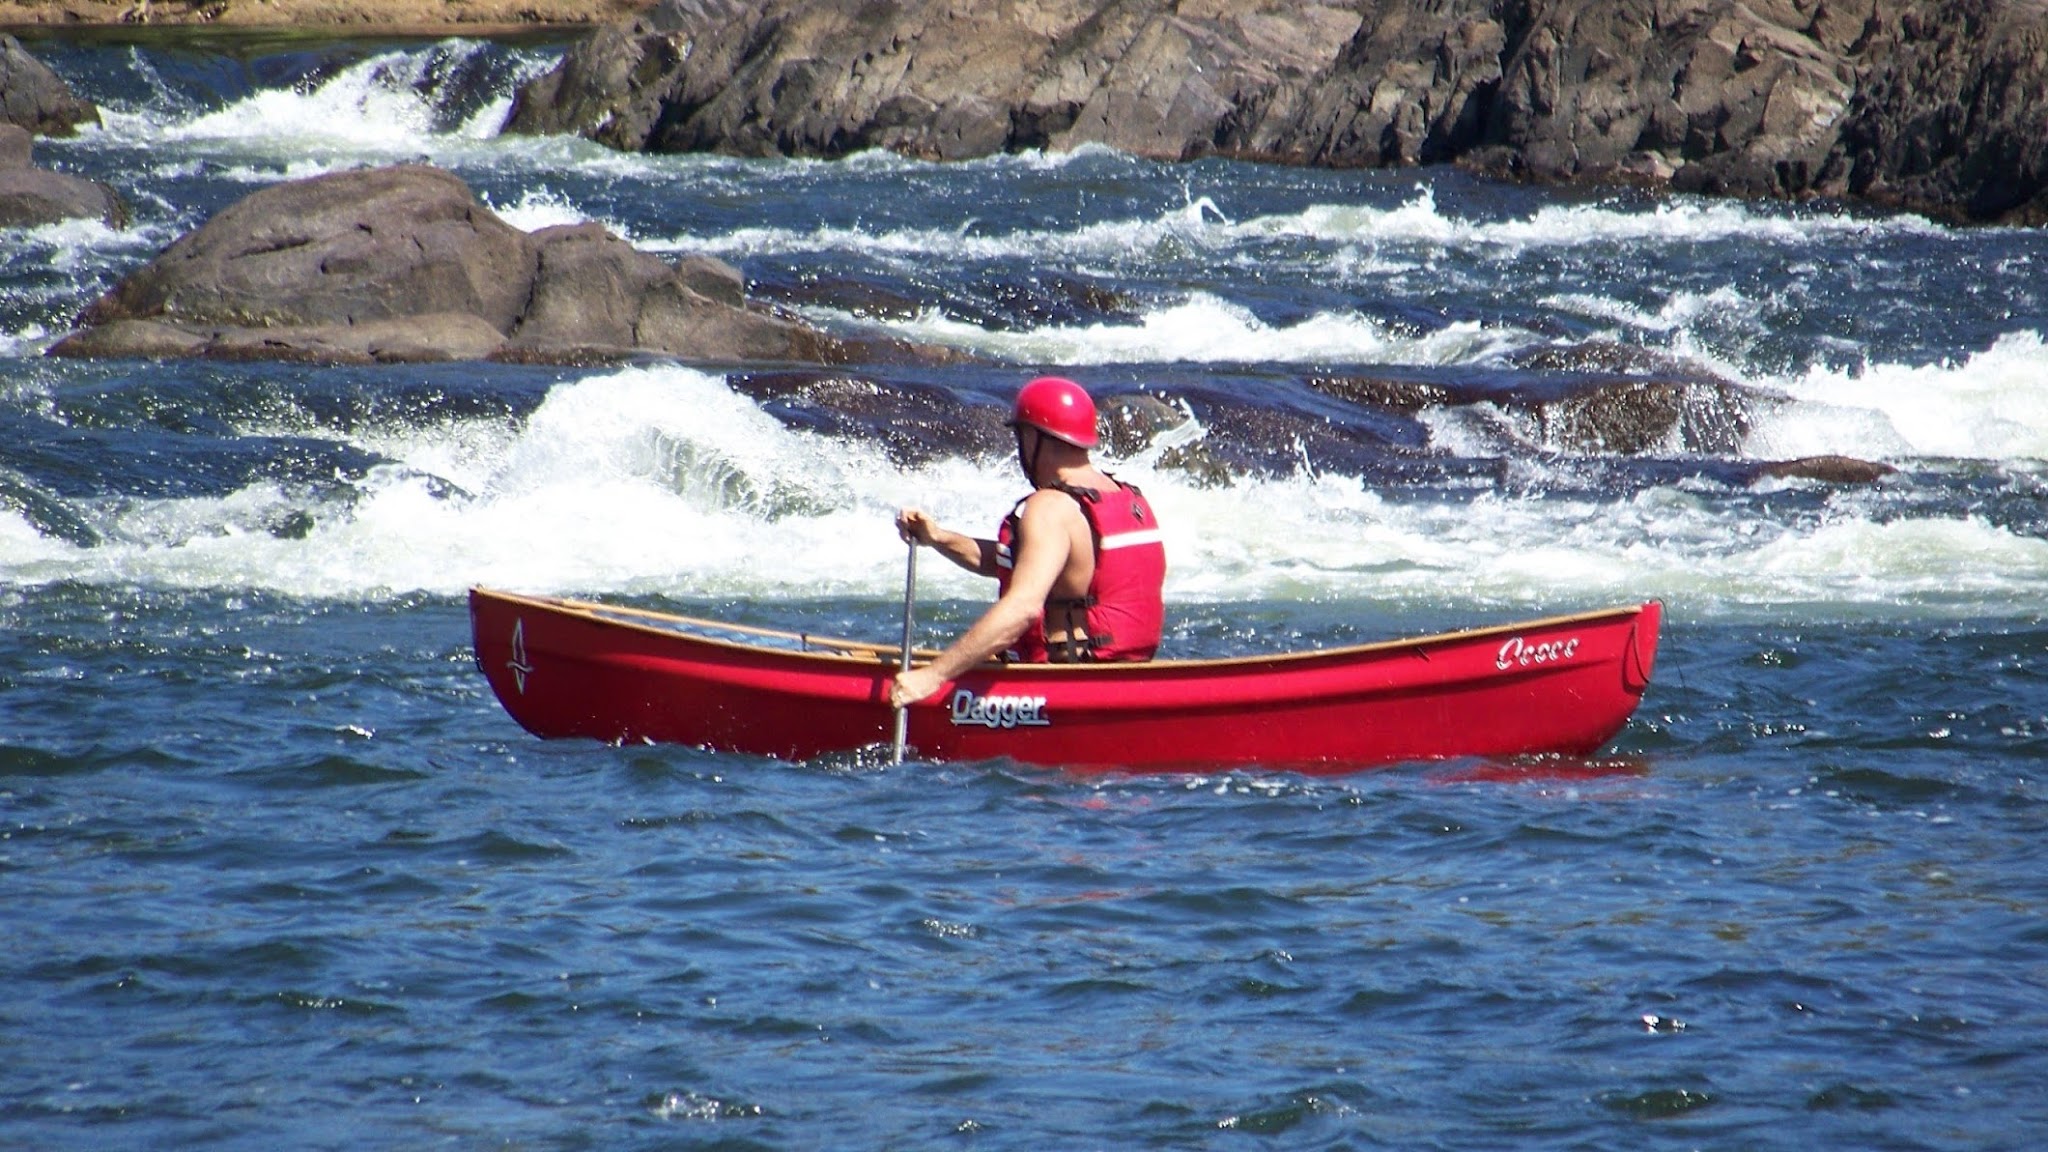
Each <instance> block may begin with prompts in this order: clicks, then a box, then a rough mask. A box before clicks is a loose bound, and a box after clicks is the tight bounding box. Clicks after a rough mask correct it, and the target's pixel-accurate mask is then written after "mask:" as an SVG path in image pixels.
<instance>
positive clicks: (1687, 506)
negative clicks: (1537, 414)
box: [0, 366, 2048, 617]
mask: <svg viewBox="0 0 2048 1152" xmlns="http://www.w3.org/2000/svg"><path fill="white" fill-rule="evenodd" d="M286 432H289V433H290V434H294V435H297V436H301V437H316V436H324V437H330V438H336V439H346V440H348V441H349V442H350V443H351V444H353V445H355V446H356V447H358V448H361V449H363V450H366V451H370V452H374V453H376V454H377V455H379V456H381V457H382V458H384V459H385V460H386V461H387V463H385V464H383V465H381V466H378V467H376V468H373V469H371V470H369V472H368V473H367V474H366V475H364V476H362V477H361V478H360V479H358V480H355V481H353V482H351V483H349V484H348V485H347V486H346V488H345V490H343V491H339V492H335V493H329V494H327V495H326V496H324V497H320V498H309V497H308V495H307V494H306V493H305V492H304V491H292V490H288V489H287V488H285V487H283V486H280V485H278V484H275V483H272V482H267V481H266V482H261V483H255V484H251V485H248V486H246V487H244V488H242V489H240V490H237V491H234V492H231V493H227V494H224V495H218V496H209V497H204V498H196V497H186V498H177V499H140V498H132V497H130V498H123V499H119V500H112V499H107V500H98V501H90V502H87V504H86V505H85V506H84V507H83V508H81V509H79V510H78V515H79V516H80V517H81V518H82V519H83V520H85V521H87V522H88V523H89V526H90V527H89V530H85V531H84V534H83V535H80V536H78V537H77V538H75V539H72V540H66V539H65V538H63V537H61V536H59V535H52V534H46V532H44V531H42V530H40V529H39V528H38V526H37V523H36V522H35V521H34V520H33V519H32V514H33V509H32V508H30V507H28V506H27V505H24V504H22V503H21V502H18V501H17V502H13V503H10V502H9V501H7V500H5V499H0V582H5V583H8V584H12V585H17V586H33V585H38V584H45V583H50V582H55V581H81V582H86V583H107V584H123V585H125V584H132V583H138V582H139V583H143V584H148V585H163V586H169V587H178V588H231V589H232V588H250V589H262V590H271V591H277V592H283V593H288V594H293V595H299V596H307V597H318V598H335V599H342V600H357V599H364V598H371V599H375V598H382V597H390V596H398V595H404V594H408V593H414V592H426V593H431V594H447V595H453V594H457V593H459V592H460V591H461V590H462V589H463V588H464V587H466V586H468V585H470V584H473V583H484V584H492V585H500V586H506V587H512V588H517V589H522V590H527V591H536V592H540V591H554V592H572V593H574V592H585V593H606V594H619V593H629V594H661V595H669V596H675V597H680V598H685V599H703V598H720V597H729V598H756V597H769V598H776V597H800V598H807V597H842V598H850V599H854V600H866V599H875V600H886V599H887V598H888V597H889V596H890V595H891V589H893V588H897V587H900V582H901V568H902V563H903V552H902V544H901V542H900V541H899V540H898V539H897V538H896V536H895V533H894V531H893V529H892V527H891V519H892V516H893V513H894V511H895V509H897V508H898V507H901V506H904V505H917V506H922V507H926V508H929V509H931V510H932V511H933V512H934V513H935V514H937V515H938V516H939V517H940V518H941V519H942V520H943V521H944V522H946V523H948V524H950V525H954V526H957V527H960V528H962V529H964V530H969V531H974V532H977V533H981V532H992V531H993V528H994V522H995V520H996V519H997V518H999V517H1000V515H1001V514H1002V513H1003V512H1004V511H1005V510H1006V509H1007V508H1008V507H1009V505H1010V503H1011V501H1013V500H1014V499H1015V497H1016V496H1017V494H1018V491H1019V489H1020V486H1021V485H1020V483H1019V482H1018V481H1017V480H1016V479H1015V478H1014V477H1013V476H1012V475H1011V474H1010V470H1009V469H1007V468H1004V467H989V466H988V465H987V464H986V462H982V461H975V460H966V459H961V458H957V457H955V458H948V459H943V460H938V461H935V462H932V463H929V464H924V465H919V466H913V467H902V466H898V465H896V464H894V463H892V462H891V461H889V460H888V459H887V458H886V457H885V456H884V455H883V454H882V453H881V451H880V450H879V449H876V448H872V447H870V446H868V445H865V444H861V443H848V442H845V441H841V440H837V439H828V438H824V437H821V436H818V435H815V434H813V433H809V432H806V431H801V430H792V429H790V428H787V427H785V426H783V425H782V424H781V423H779V422H778V421H776V420H775V419H774V418H773V417H771V416H770V415H768V414H767V413H766V412H764V411H762V410H761V409H760V408H759V407H758V406H757V405H755V404H754V403H753V402H752V401H750V400H748V399H746V398H745V397H743V396H741V395H739V394H738V393H736V392H734V391H733V390H732V389H731V388H729V387H728V386H727V385H726V383H725V381H724V380H723V379H722V378H721V377H718V376H715V375H710V374H706V373H702V372H697V371H693V370H690V369H686V368H681V367H673V366H651V367H644V368H632V369H625V370H620V371H615V372H610V373H605V374H599V375H594V376H591V377H588V378H584V379H580V380H576V381H573V382H568V383H562V384H558V385H555V386H554V387H553V388H552V389H550V390H549V392H548V393H547V395H546V397H545V399H544V400H543V401H542V402H541V404H540V405H539V407H538V408H536V409H535V410H534V411H533V412H531V413H530V414H529V415H528V416H527V417H526V418H524V419H523V420H515V419H509V418H488V417H469V418H459V419H458V418H451V419H444V420H438V421H430V422H427V423H423V424H422V423H405V422H400V421H393V422H389V423H385V424H382V425H372V426H367V427H362V428H351V429H350V430H349V431H347V432H346V433H342V432H337V431H334V430H332V429H329V428H326V427H323V426H322V425H321V424H320V423H319V422H317V421H312V420H310V419H307V420H303V421H302V420H299V419H297V418H293V420H292V421H291V422H290V426H289V427H286V426H280V425H273V426H269V427H266V428H255V427H251V428H249V429H247V434H249V435H252V436H253V435H261V434H283V433H286ZM1116 468H1117V471H1118V472H1119V474H1120V475H1123V476H1124V477H1126V478H1127V479H1130V480H1132V481H1134V482H1136V483H1139V484H1140V485H1142V486H1143V487H1144V488H1145V490H1146V492H1147V494H1148V495H1149V496H1151V497H1152V499H1153V501H1154V503H1155V505H1156V506H1157V507H1158V509H1159V511H1160V515H1161V519H1162V521H1163V523H1164V524H1165V525H1166V532H1167V537H1168V546H1169V552H1170V555H1171V556H1172V568H1171V573H1170V576H1169V580H1168V592H1169V596H1170V597H1172V598H1173V599H1174V600H1176V601H1179V602H1182V603H1210V602H1215V603H1228V602H1241V601H1253V600H1270V601H1305V602H1342V603H1353V602H1358V603H1367V604H1376V605H1385V606H1388V607H1390V608H1396V609H1398V608H1403V607H1411V608H1412V607H1430V608H1435V607H1441V606H1444V605H1457V604H1469V605H1476V606H1482V607H1487V608H1493V607H1499V608H1502V609H1508V608H1515V609H1523V608H1528V609H1534V610H1539V611H1549V610H1558V609H1562V608H1565V607H1575V606H1585V607H1590V606H1594V605H1597V604H1600V603H1605V602H1608V601H1622V600H1632V599H1638V598H1644V597H1649V596H1661V597H1664V598H1666V599H1669V600H1672V601H1674V602H1676V603H1683V604H1685V605H1686V608H1687V611H1688V612H1689V613H1693V614H1697V615H1716V614H1719V615H1733V616H1756V615H1762V616H1767V617H1768V616H1774V615H1777V614H1781V613H1785V612H1788V611H1794V610H1796V611H1797V612H1799V613H1810V612H1811V611H1813V610H1814V606H1820V607H1821V608H1822V609H1823V610H1826V611H1833V612H1836V613H1843V614H1857V615H1875V616H1882V615H1893V614H1909V615H1910V614H1920V613H1927V612H1934V613H1939V614H1944V615H1963V616H1968V615H1975V614H1980V613H1983V612H1987V611H1993V610H1998V611H2010V610H2014V609H2020V610H2033V611H2041V610H2044V609H2048V541H2044V540H2042V539H2039V538H2035V537H2030V536H2023V535H2019V534H2017V533H2015V532H2013V531H2011V530H2009V529H2007V528H2003V527H2000V526H1998V525H1996V524H1993V523H1990V522H1988V521H1986V520H1983V519H1981V518H1976V517H1972V516H1967V515H1964V516H1945V517H1936V518H1923V519H1913V518H1899V517H1898V516H1897V515H1896V514H1895V512H1893V511H1888V510H1886V509H1884V508H1883V507H1871V508H1861V507H1859V506H1858V505H1857V504H1856V502H1855V501H1854V499H1845V500H1843V501H1840V502H1836V503H1831V504H1828V505H1827V506H1825V507H1824V508H1822V509H1821V511H1820V512H1819V513H1817V514H1815V515H1812V516H1807V517H1801V518H1788V519H1784V520H1774V519H1771V518H1767V517H1766V518H1760V517H1759V516H1758V515H1757V512H1756V509H1755V508H1754V507H1753V506H1752V504H1751V503H1750V502H1747V501H1741V500H1736V501H1727V500H1719V499H1715V498H1712V497H1711V496H1709V495H1702V494H1700V493H1696V492H1688V491H1685V490H1683V489H1682V488H1675V487H1669V486H1666V487H1657V488H1653V489H1650V490H1648V491H1645V492H1642V493H1639V494H1638V495H1636V496H1635V497H1633V498H1631V499H1625V500H1620V501H1615V500H1602V499H1593V498H1585V499H1579V498H1558V497H1522V498H1517V497H1513V496H1508V495H1501V494H1493V493H1485V494H1481V495H1479V496H1477V497H1474V498H1470V499H1453V500H1397V499H1388V498H1384V497H1382V496H1381V495H1380V494H1378V493H1376V492H1373V491H1371V490H1368V489H1367V488H1365V487H1364V486H1362V485H1361V484H1360V483H1359V482H1358V481H1357V480H1356V479H1354V478H1349V477H1342V476H1325V475H1317V474H1315V473H1313V472H1310V471H1307V470H1304V471H1303V472H1301V473H1299V474H1296V475H1292V476H1286V477H1271V478H1263V479H1259V478H1254V479H1248V480H1245V481H1242V482H1240V483H1238V484H1236V485H1234V486H1232V487H1229V488H1222V489H1213V488H1203V487H1197V486H1194V485H1192V484H1191V483H1189V482H1188V479H1187V477H1186V476H1184V475H1183V474H1181V473H1179V472H1176V471H1174V470H1172V469H1168V468H1161V467H1158V466H1156V464H1155V463H1154V462H1153V461H1151V460H1149V459H1147V458H1143V457H1140V458H1138V459H1133V460H1127V461H1120V462H1118V463H1117V465H1116ZM44 519H47V517H44ZM926 568H927V573H926V575H925V578H924V580H923V585H924V587H925V589H926V594H927V595H928V596H929V597H931V598H932V599H935V600H957V601H965V602H979V601H981V600H983V599H985V598H986V597H987V595H988V594H989V590H988V588H987V586H986V585H985V582H983V581H980V580H977V579H975V578H973V577H970V576H967V575H965V574H963V573H959V572H957V571H954V570H952V569H951V568H950V567H949V566H946V565H940V564H932V565H927V566H926Z"/></svg>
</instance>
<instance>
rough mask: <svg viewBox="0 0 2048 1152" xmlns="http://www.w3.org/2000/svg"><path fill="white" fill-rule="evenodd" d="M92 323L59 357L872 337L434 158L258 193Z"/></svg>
mask: <svg viewBox="0 0 2048 1152" xmlns="http://www.w3.org/2000/svg"><path fill="white" fill-rule="evenodd" d="M79 324H80V327H81V329H82V330H81V331H79V332H75V333H73V334H71V335H69V336H67V337H65V338H64V339H63V340H60V341H59V342H58V343H57V344H56V345H55V346H54V347H53V348H52V349H51V353H52V354H54V355H63V356H209V357H222V358H232V359H285V360H306V361H314V362H322V363H369V362H392V361H426V360H474V359H486V358H498V359H504V360H512V361H518V362H524V363H587V362H593V361H608V360H619V359H624V358H628V357H633V356H641V355H650V354H658V355H673V356H679V357H684V358H688V359H692V360H709V361H724V360H810V361H827V360H833V359H835V358H838V357H844V356H848V355H852V354H855V353H856V352H858V351H860V350H861V348H860V347H859V346H856V345H850V344H845V343H842V342H839V341H835V340H833V339H831V338H829V337H827V336H825V335H823V334H821V333H818V332H816V331H814V330H812V329H809V328H806V327H804V326H802V325H800V324H797V323H794V322H792V321H789V320H785V319H783V318H781V317H777V316H774V315H770V314H768V313H766V312H762V311H759V310H756V309H753V308H750V307H748V306H747V305H746V301H745V297H744V293H743V289H742V281H741V279H740V275H739V273H738V271H737V270H735V269H733V268H731V267H729V266H727V265H724V264H722V263H720V262H718V261H715V260H710V259H706V258H702V257H691V258H686V259H684V260H681V261H678V262H676V263H674V264H671V263H669V262H667V261H664V260H662V259H661V258H659V257H656V256H653V255H649V254H647V253H643V252H640V251H637V250H636V249H634V248H633V247H632V246H631V245H629V244H627V243H626V242H625V241H624V240H622V239H620V238H618V237H617V236H615V235H613V234H612V233H610V232H608V231H606V230H605V229H604V228H602V227H600V226H598V225H595V224H584V225H575V226H569V227H559V228H548V229H543V230H541V231H539V232H536V233H532V234H528V233H525V232H522V231H520V230H519V229H517V228H514V227H512V226H511V225H509V224H507V223H505V222H504V221H503V220H501V219H499V218H498V216H497V215H496V214H495V213H493V212H491V211H490V209H489V208H487V207H485V206H484V205H483V204H481V203H480V202H478V201H477V199H476V198H475V196H474V195H473V194H472V193H471V192H470V190H469V188H468V186H467V185H465V184H464V183H463V182H462V181H461V180H460V179H459V178H457V177H456V176H454V175H453V174H451V173H448V172H444V171H441V170H439V169H436V168H431V167H426V166H420V165H405V166H399V167H394V168H381V169H372V170H366V171H357V172H344V173H337V174H333V175H327V176H319V177H315V178H313V179H310V180H300V181H294V182H291V183H286V184H279V185H274V186H272V187H269V188H265V189H262V190H260V191H258V192H255V193H252V194H251V195H249V196H248V197H246V198H244V199H243V200H240V201H238V202H236V203H234V204H232V205H229V206H228V207H227V208H226V209H223V210H222V211H221V212H220V213H219V214H218V215H216V216H215V217H214V218H213V219H212V220H209V221H208V222H207V223H206V224H205V225H203V226H202V227H200V228H199V229H198V230H196V231H194V232H192V233H189V234H187V235H186V236H184V237H181V238H180V239H179V240H177V241H176V242H175V243H173V244H172V245H171V246H170V247H169V248H167V249H165V250H164V252H163V253H162V254H161V255H159V256H158V257H157V258H156V259H155V260H154V261H152V262H151V263H150V264H149V265H148V266H146V267H144V268H143V269H141V270H140V271H138V272H136V273H134V274H132V275H130V276H129V277H127V278H126V279H124V280H123V281H122V282H121V283H120V284H118V285H116V286H115V287H114V289H113V290H112V291H110V292H108V293H107V294H106V295H104V296H102V297H101V298H100V299H99V300H97V301H95V302H94V303H93V304H92V305H91V306H89V307H88V308H87V309H86V310H85V311H84V313H83V314H82V315H81V316H80V317H79ZM883 351H884V352H887V351H888V349H887V348H886V347H885V348H884V349H883ZM913 353H914V350H912V352H911V353H906V354H913Z"/></svg>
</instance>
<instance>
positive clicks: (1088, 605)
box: [996, 476, 1166, 664]
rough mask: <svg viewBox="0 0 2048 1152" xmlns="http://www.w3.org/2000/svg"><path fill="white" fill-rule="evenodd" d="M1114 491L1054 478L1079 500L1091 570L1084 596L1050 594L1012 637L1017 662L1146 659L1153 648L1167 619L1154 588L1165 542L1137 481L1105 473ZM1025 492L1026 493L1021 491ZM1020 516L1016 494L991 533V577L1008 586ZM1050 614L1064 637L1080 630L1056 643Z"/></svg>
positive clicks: (1162, 571)
mask: <svg viewBox="0 0 2048 1152" xmlns="http://www.w3.org/2000/svg"><path fill="white" fill-rule="evenodd" d="M1110 479H1111V480H1112V481H1114V482H1115V483H1116V490H1115V491H1112V492H1101V491H1097V490H1095V489H1092V488H1071V487H1068V486H1067V485H1065V484H1060V485H1055V487H1057V488H1058V489H1059V490H1060V491H1062V492H1065V493H1066V494H1067V495H1069V496H1072V497H1073V498H1074V503H1076V504H1078V505H1080V506H1081V515H1082V516H1084V517H1086V518H1087V520H1088V531H1089V533H1090V534H1091V535H1092V536H1093V537H1094V540H1095V575H1094V577H1093V578H1092V579H1090V580H1089V581H1088V594H1087V595H1086V596H1084V597H1079V598H1069V597H1054V598H1051V599H1048V600H1047V601H1046V602H1045V608H1044V609H1043V610H1041V611H1040V612H1039V614H1038V615H1037V616H1036V617H1033V619H1032V621H1031V626H1030V627H1028V628H1026V629H1025V630H1024V635H1022V636H1020V637H1018V638H1017V644H1016V646H1015V647H1014V648H1013V649H1012V650H1011V653H1010V658H1011V659H1013V660H1017V661H1020V662H1023V663H1029V664H1044V663H1047V662H1049V661H1055V660H1056V661H1058V662H1060V663H1069V662H1073V661H1077V660H1150V659H1151V658H1152V654H1153V653H1154V652H1156V651H1158V650H1159V635H1160V633H1161V631H1163V630H1164V628H1165V626H1166V605H1165V603H1164V601H1163V599H1162V597H1161V595H1160V588H1161V586H1162V585H1163V584H1165V583H1166V546H1165V544H1163V543H1161V541H1160V538H1159V521H1158V519H1157V518H1156V517H1155V516H1153V515H1152V506H1151V505H1150V504H1148V503H1146V502H1145V495H1144V493H1142V492H1139V491H1138V489H1137V488H1136V487H1134V486H1133V485H1130V484H1125V483H1123V482H1122V481H1120V480H1117V479H1116V478H1115V477H1114V476H1112V477H1110ZM1025 499H1029V497H1026V498H1025ZM1023 515H1024V501H1023V500H1019V501H1018V502H1017V506H1016V507H1015V508H1012V509H1011V510H1010V514H1009V515H1008V516H1006V517H1004V518H1003V526H1002V527H1001V528H1000V529H998V530H997V532H996V582H997V584H998V585H999V586H1000V588H1001V590H1002V591H1005V592H1007V591H1009V588H1010V574H1011V572H1012V571H1013V566H1014V564H1015V559H1014V557H1015V555H1016V553H1015V548H1016V543H1017V532H1018V527H1019V524H1020V522H1021V521H1022V518H1023ZM1048 613H1050V614H1052V615H1054V616H1056V617H1057V618H1058V619H1059V620H1060V622H1061V624H1063V625H1064V631H1065V632H1066V633H1067V635H1068V636H1069V637H1072V636H1073V635H1074V634H1075V633H1076V632H1081V631H1084V630H1085V631H1086V633H1087V635H1086V637H1084V638H1081V639H1077V640H1070V641H1068V642H1065V643H1062V644H1060V645H1059V646H1058V648H1057V650H1055V649H1053V648H1052V647H1050V646H1048V645H1047V643H1046V638H1045V637H1046V626H1045V618H1046V616H1047V614H1048Z"/></svg>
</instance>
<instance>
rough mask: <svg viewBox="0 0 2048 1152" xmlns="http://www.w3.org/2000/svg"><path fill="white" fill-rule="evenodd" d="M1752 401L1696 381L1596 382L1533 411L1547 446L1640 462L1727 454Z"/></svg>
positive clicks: (1747, 420)
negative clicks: (1672, 452)
mask: <svg viewBox="0 0 2048 1152" xmlns="http://www.w3.org/2000/svg"><path fill="white" fill-rule="evenodd" d="M1751 403H1752V396H1751V394H1750V393H1749V392H1748V391H1747V390H1746V389H1744V388H1742V387H1741V386H1739V385H1734V384H1707V383H1701V382H1699V381H1696V380H1620V381H1613V382H1602V383H1596V384H1594V385H1593V386H1592V387H1590V388H1585V389H1584V390H1580V391H1575V392H1574V393H1573V394H1572V395H1570V396H1568V397H1566V398H1564V399H1560V400H1551V401H1546V402H1543V403H1540V404H1538V405H1536V406H1535V411H1536V414H1537V416H1538V418H1539V421H1540V424H1541V428H1542V441H1543V443H1545V444H1547V445H1551V446H1555V447H1558V448H1564V449H1568V450H1572V451H1590V452H1613V453H1618V454H1620V455H1624V456H1637V455H1642V454H1645V453H1652V452H1656V451H1658V450H1659V449H1665V448H1673V449H1677V450H1680V451H1684V452H1693V453H1701V454H1707V455H1722V454H1727V453H1731V452H1734V451H1737V450H1738V449H1740V447H1741V446H1742V441H1743V440H1744V439H1745V438H1746V437H1747V436H1748V435H1749V429H1750V424H1751Z"/></svg>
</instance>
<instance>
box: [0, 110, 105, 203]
mask: <svg viewBox="0 0 2048 1152" xmlns="http://www.w3.org/2000/svg"><path fill="white" fill-rule="evenodd" d="M32 146H33V140H32V139H31V138H30V136H29V134H28V131H27V129H24V128H21V127H18V126H16V125H13V124H0V228H31V227H35V226H37V225H41V224H55V223H58V222H60V221H63V220H72V219H81V218H82V219H97V220H99V221H101V222H102V223H104V224H106V225H107V227H109V228H122V227H126V226H127V223H128V205H127V202H126V201H124V200H122V199H121V194H120V193H118V192H116V191H114V189H113V186H111V185H108V184H102V183H100V182H99V181H97V180H86V179H82V178H80V177H77V176H67V175H65V174H64V173H62V172H50V171H47V170H45V169H42V168H37V167H35V165H34V164H33V163H32V162H31V161H32V158H33V152H32Z"/></svg>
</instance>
